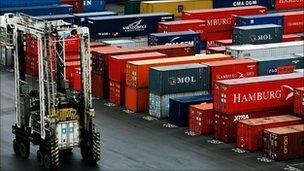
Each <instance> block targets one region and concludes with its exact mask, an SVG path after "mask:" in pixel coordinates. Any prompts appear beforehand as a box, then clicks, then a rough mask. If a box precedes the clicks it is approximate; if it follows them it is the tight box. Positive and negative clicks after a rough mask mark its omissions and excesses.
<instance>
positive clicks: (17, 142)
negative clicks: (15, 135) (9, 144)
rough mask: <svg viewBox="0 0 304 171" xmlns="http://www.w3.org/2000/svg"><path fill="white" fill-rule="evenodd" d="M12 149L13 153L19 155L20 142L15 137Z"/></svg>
mask: <svg viewBox="0 0 304 171" xmlns="http://www.w3.org/2000/svg"><path fill="white" fill-rule="evenodd" d="M13 149H14V153H15V155H17V156H19V155H20V142H19V141H18V140H16V139H14V141H13Z"/></svg>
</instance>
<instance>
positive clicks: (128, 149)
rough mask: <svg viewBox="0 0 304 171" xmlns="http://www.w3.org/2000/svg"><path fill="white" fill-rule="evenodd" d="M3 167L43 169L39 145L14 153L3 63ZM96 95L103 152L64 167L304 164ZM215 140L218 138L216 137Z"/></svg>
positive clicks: (75, 156)
mask: <svg viewBox="0 0 304 171" xmlns="http://www.w3.org/2000/svg"><path fill="white" fill-rule="evenodd" d="M0 81H1V101H0V102H1V115H0V119H1V120H0V121H1V129H0V130H1V147H0V152H1V155H0V156H1V160H0V162H1V163H0V166H1V169H0V170H1V171H20V170H43V169H41V168H39V166H38V164H37V162H36V150H37V147H34V146H31V154H30V158H29V159H28V160H24V159H21V158H19V157H16V156H15V155H14V153H13V148H12V141H13V138H14V137H13V134H12V133H11V126H12V124H14V121H15V115H14V80H13V73H12V72H11V71H7V70H5V69H3V68H1V74H0ZM105 104H107V103H106V102H102V101H100V100H94V107H95V109H96V115H97V116H96V119H95V120H94V122H95V123H96V125H97V127H98V128H99V129H100V130H101V133H102V157H101V161H99V162H98V165H96V166H88V165H85V164H84V163H83V162H82V160H81V155H80V152H79V149H74V150H73V153H72V154H69V155H67V156H64V157H63V158H62V159H61V168H60V169H59V170H64V171H67V170H73V171H78V170H79V171H80V170H81V171H83V170H85V169H86V170H92V171H93V170H285V169H289V170H292V169H294V168H299V169H300V168H301V169H304V164H303V161H301V159H296V160H289V161H287V162H273V161H270V162H267V161H266V162H265V161H260V157H261V154H260V153H243V154H242V153H236V152H234V151H233V149H234V148H235V146H234V144H224V143H220V144H217V142H216V141H215V142H213V141H212V140H213V139H212V137H210V136H189V135H186V134H185V131H186V128H166V127H163V124H164V123H166V122H167V121H166V120H152V121H149V118H148V119H147V117H146V116H147V114H146V113H140V114H138V113H133V114H130V113H125V112H124V111H123V109H122V108H120V107H109V106H106V105H105ZM212 142H213V143H212Z"/></svg>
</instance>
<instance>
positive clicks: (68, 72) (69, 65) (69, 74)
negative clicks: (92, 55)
mask: <svg viewBox="0 0 304 171" xmlns="http://www.w3.org/2000/svg"><path fill="white" fill-rule="evenodd" d="M79 67H80V61H66V62H65V78H66V79H67V80H69V81H70V82H72V78H73V73H75V72H76V69H77V68H79Z"/></svg>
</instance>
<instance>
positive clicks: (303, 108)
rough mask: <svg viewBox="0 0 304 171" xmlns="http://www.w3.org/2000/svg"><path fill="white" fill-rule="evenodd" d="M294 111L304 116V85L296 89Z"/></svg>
mask: <svg viewBox="0 0 304 171" xmlns="http://www.w3.org/2000/svg"><path fill="white" fill-rule="evenodd" d="M294 113H296V114H297V115H298V116H300V117H304V87H301V88H296V89H295V90H294Z"/></svg>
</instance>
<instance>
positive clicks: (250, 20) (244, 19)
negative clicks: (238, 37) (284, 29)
mask: <svg viewBox="0 0 304 171" xmlns="http://www.w3.org/2000/svg"><path fill="white" fill-rule="evenodd" d="M283 23H284V18H283V16H282V15H279V14H265V15H250V16H237V17H236V23H235V24H236V26H248V25H260V24H276V25H281V26H283Z"/></svg>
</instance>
